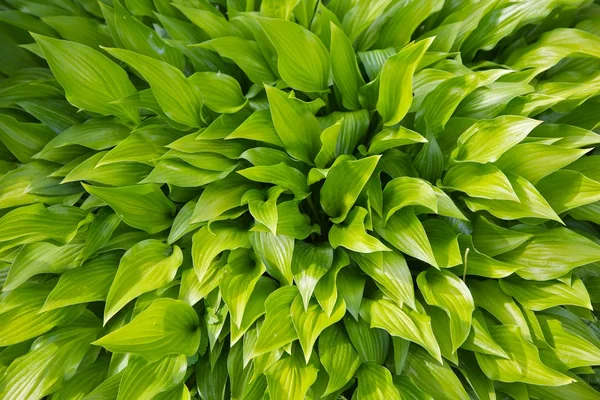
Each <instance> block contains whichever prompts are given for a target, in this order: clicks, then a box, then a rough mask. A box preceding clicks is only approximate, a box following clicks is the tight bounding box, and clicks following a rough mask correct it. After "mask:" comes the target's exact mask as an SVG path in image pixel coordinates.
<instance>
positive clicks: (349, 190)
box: [320, 156, 380, 223]
mask: <svg viewBox="0 0 600 400" xmlns="http://www.w3.org/2000/svg"><path fill="white" fill-rule="evenodd" d="M379 158H380V156H372V157H367V158H363V159H362V160H356V161H353V160H341V161H339V162H337V163H336V164H335V165H334V166H333V167H332V168H331V169H330V170H329V173H328V175H327V178H326V179H325V183H324V184H323V187H322V188H321V192H320V199H321V207H323V210H324V211H325V212H326V213H327V215H329V217H330V219H331V221H332V222H333V223H340V222H342V221H344V220H345V219H346V216H347V215H348V212H349V211H350V209H352V206H353V205H354V202H355V201H356V199H357V198H358V196H359V195H360V192H361V191H362V190H363V188H364V187H365V185H366V184H367V181H368V179H369V178H370V176H371V174H372V173H373V171H374V170H375V167H376V166H377V162H378V161H379Z"/></svg>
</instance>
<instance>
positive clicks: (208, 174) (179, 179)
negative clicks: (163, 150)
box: [140, 160, 234, 187]
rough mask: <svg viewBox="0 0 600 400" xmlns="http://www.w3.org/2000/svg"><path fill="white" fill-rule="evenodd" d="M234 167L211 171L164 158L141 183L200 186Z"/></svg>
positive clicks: (224, 175)
mask: <svg viewBox="0 0 600 400" xmlns="http://www.w3.org/2000/svg"><path fill="white" fill-rule="evenodd" d="M233 168H234V166H233V165H232V166H229V167H228V170H225V171H211V170H206V169H201V168H196V167H194V166H192V165H190V164H189V163H187V162H180V161H175V160H162V161H160V162H159V163H158V164H157V165H156V167H155V168H154V169H153V170H152V172H151V173H150V174H149V175H148V176H147V177H146V178H145V179H144V180H142V181H141V182H140V183H157V184H164V183H167V184H169V185H175V186H179V187H198V186H204V185H207V184H209V183H211V182H214V181H217V180H219V179H223V178H225V177H226V176H228V175H229V174H230V173H231V171H232V170H233Z"/></svg>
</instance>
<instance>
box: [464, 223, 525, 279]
mask: <svg viewBox="0 0 600 400" xmlns="http://www.w3.org/2000/svg"><path fill="white" fill-rule="evenodd" d="M458 243H459V245H460V251H461V254H462V264H463V268H462V270H460V268H457V270H456V273H457V274H460V273H462V274H463V275H477V276H485V277H487V278H495V279H498V278H504V277H506V276H509V275H510V274H512V273H514V272H515V271H517V270H519V269H520V268H522V266H521V265H519V264H513V263H506V262H502V261H498V260H496V259H495V258H492V257H490V256H488V255H487V254H484V253H481V252H480V251H478V250H477V247H476V246H474V245H473V237H472V236H471V235H465V234H461V235H459V237H458ZM465 264H467V265H466V267H465Z"/></svg>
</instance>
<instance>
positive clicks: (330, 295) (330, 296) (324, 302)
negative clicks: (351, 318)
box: [314, 249, 350, 316]
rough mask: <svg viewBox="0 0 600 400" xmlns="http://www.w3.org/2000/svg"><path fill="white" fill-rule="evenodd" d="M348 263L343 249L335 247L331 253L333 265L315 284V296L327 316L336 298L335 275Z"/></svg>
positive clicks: (331, 310)
mask: <svg viewBox="0 0 600 400" xmlns="http://www.w3.org/2000/svg"><path fill="white" fill-rule="evenodd" d="M349 263H350V259H349V258H348V255H347V254H346V252H345V251H343V250H342V249H337V250H336V251H335V252H334V255H333V265H332V266H331V268H329V270H327V272H326V273H325V275H323V276H322V277H321V279H319V281H318V282H317V285H316V286H315V292H314V293H315V298H316V299H317V301H318V302H319V304H320V305H321V307H322V308H323V310H324V311H325V313H326V314H327V315H328V316H329V315H331V313H332V312H333V309H334V307H335V304H336V303H337V299H338V288H337V277H338V273H339V272H340V270H341V269H342V268H344V267H346V266H347V265H348V264H349Z"/></svg>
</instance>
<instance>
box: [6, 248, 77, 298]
mask: <svg viewBox="0 0 600 400" xmlns="http://www.w3.org/2000/svg"><path fill="white" fill-rule="evenodd" d="M82 250H83V246H82V245H81V244H65V245H63V246H56V245H53V244H51V243H46V242H37V243H30V244H26V245H24V246H23V247H22V248H21V250H20V251H19V253H18V254H17V257H16V258H15V260H14V261H13V263H12V265H11V267H10V270H9V271H8V276H7V277H6V281H5V282H4V286H3V287H2V291H9V290H14V289H16V288H17V287H19V286H20V285H22V284H23V283H24V282H25V281H27V280H28V279H29V278H31V277H32V276H35V275H39V274H46V273H53V274H60V273H63V272H65V271H67V270H69V269H72V268H75V267H77V259H78V258H79V257H80V256H81V251H82Z"/></svg>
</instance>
